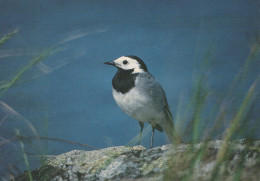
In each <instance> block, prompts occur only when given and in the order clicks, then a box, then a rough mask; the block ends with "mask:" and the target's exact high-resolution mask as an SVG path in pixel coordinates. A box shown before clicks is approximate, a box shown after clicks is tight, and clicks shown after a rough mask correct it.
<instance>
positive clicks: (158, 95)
mask: <svg viewBox="0 0 260 181" xmlns="http://www.w3.org/2000/svg"><path fill="white" fill-rule="evenodd" d="M140 83H141V84H143V85H145V86H143V89H144V91H145V92H146V94H149V95H150V96H151V98H152V101H153V104H154V105H155V106H156V107H157V109H161V110H162V111H164V112H165V113H166V115H167V117H168V118H169V119H170V120H173V118H172V114H171V111H170V109H169V105H168V102H167V99H166V94H165V92H164V90H163V88H162V86H161V85H160V83H159V82H158V81H157V80H156V79H155V78H154V77H153V76H152V75H151V74H149V73H147V74H143V75H141V76H140Z"/></svg>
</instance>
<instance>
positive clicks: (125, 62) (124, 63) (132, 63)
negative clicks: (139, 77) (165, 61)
mask: <svg viewBox="0 0 260 181" xmlns="http://www.w3.org/2000/svg"><path fill="white" fill-rule="evenodd" d="M113 62H114V63H116V66H117V67H119V68H121V69H124V70H131V69H134V71H133V72H132V74H134V73H142V72H145V71H144V70H143V69H141V68H140V67H141V66H140V64H139V63H138V61H137V60H135V59H132V58H130V57H125V56H122V57H119V58H118V59H116V60H114V61H113Z"/></svg>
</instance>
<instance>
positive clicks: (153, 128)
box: [150, 126, 155, 148]
mask: <svg viewBox="0 0 260 181" xmlns="http://www.w3.org/2000/svg"><path fill="white" fill-rule="evenodd" d="M154 130H155V127H153V126H152V137H151V146H150V148H152V147H153V136H154Z"/></svg>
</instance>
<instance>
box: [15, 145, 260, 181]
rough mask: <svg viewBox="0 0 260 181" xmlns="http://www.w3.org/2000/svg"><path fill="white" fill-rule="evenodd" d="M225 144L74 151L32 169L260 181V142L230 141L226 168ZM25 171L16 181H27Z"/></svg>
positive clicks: (94, 175) (102, 176) (53, 175)
mask: <svg viewBox="0 0 260 181" xmlns="http://www.w3.org/2000/svg"><path fill="white" fill-rule="evenodd" d="M222 143H223V142H222V141H221V140H215V141H209V142H201V143H197V144H180V145H178V146H173V145H163V146H161V147H156V148H152V149H146V148H144V147H143V146H134V147H124V146H118V147H110V148H105V149H101V150H94V151H83V150H73V151H70V152H68V153H64V154H61V155H58V156H56V157H55V158H52V159H48V160H46V161H45V163H44V164H43V165H42V166H41V167H40V168H39V169H37V170H34V171H32V176H33V179H34V180H39V181H41V180H60V181H61V180H90V181H91V180H139V181H141V180H153V181H155V180H158V181H159V180H182V179H185V180H210V179H212V175H213V171H214V170H216V168H218V170H217V171H218V172H217V175H216V178H218V179H222V180H234V178H240V179H242V180H253V181H254V180H257V179H258V178H260V158H259V152H260V140H255V141H251V142H250V141H246V140H239V141H233V142H229V143H228V145H229V147H228V148H229V150H228V152H227V155H226V156H225V158H224V160H223V162H221V164H219V163H218V164H217V163H216V155H217V152H218V150H219V149H220V148H221V146H222ZM27 178H28V173H24V174H23V175H20V176H19V177H17V178H16V180H26V179H27Z"/></svg>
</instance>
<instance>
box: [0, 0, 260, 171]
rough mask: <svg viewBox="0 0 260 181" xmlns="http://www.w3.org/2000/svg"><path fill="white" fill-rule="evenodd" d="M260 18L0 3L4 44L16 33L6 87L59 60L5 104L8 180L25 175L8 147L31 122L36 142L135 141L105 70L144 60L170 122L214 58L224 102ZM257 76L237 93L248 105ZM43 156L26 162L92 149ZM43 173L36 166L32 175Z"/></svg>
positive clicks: (4, 53)
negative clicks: (131, 58) (127, 58)
mask: <svg viewBox="0 0 260 181" xmlns="http://www.w3.org/2000/svg"><path fill="white" fill-rule="evenodd" d="M259 8H260V3H259V1H248V0H231V1H224V0H220V1H206V0H198V1H188V0H175V1H154V0H141V1H140V0H134V1H132V0H131V1H130V0H128V1H126V0H125V1H124V0H120V1H105V0H103V1H101V0H98V1H77V0H74V1H69V0H64V1H54V0H46V1H36V0H27V1H25V0H19V1H10V0H0V27H1V28H0V35H1V37H3V36H4V35H6V34H8V33H10V32H11V31H14V30H18V32H17V34H15V35H14V36H13V37H12V38H11V39H9V40H8V41H7V42H5V43H4V44H3V45H1V46H0V83H1V85H3V84H4V83H6V82H7V81H9V80H11V79H12V78H13V77H14V76H15V75H17V73H18V72H19V70H21V68H23V67H24V66H26V65H28V63H29V62H30V61H32V60H33V59H34V58H35V57H37V56H38V55H39V54H40V53H41V52H42V51H43V50H46V49H49V48H50V49H53V50H55V53H54V54H52V55H49V56H48V57H47V58H45V59H44V60H43V61H41V62H40V63H38V64H36V65H35V66H33V67H32V68H31V69H29V71H27V72H26V73H25V74H24V75H23V76H22V77H21V79H19V81H18V82H16V84H15V86H12V87H11V88H10V89H8V90H7V91H6V92H5V94H4V95H3V96H2V97H1V105H0V120H2V121H1V126H0V137H1V143H3V142H8V141H9V144H4V146H2V147H1V152H2V155H1V156H3V155H8V156H5V159H3V158H2V161H3V160H4V161H5V162H6V163H4V164H2V165H1V169H2V171H3V170H5V169H7V165H16V166H17V167H19V169H21V171H23V169H25V165H24V161H23V158H22V153H21V148H20V146H19V144H16V143H12V141H10V139H11V138H12V137H13V134H14V133H15V129H19V130H20V134H21V135H25V136H30V135H33V133H32V131H31V130H30V129H29V128H28V124H27V123H26V122H29V123H31V124H32V125H33V126H34V127H35V128H36V130H37V133H38V135H40V136H46V137H51V138H59V139H64V140H71V141H75V142H79V143H83V144H88V145H91V146H94V147H98V148H104V147H108V146H114V145H126V144H127V143H128V142H129V141H130V140H131V139H132V138H133V137H134V136H135V135H137V134H138V133H139V129H140V128H139V124H138V122H137V121H135V120H133V119H132V118H130V117H128V116H127V115H126V114H124V113H123V112H122V111H121V110H120V108H119V107H117V105H116V103H115V102H114V100H113V98H112V94H111V89H112V88H111V86H112V85H111V81H112V77H113V76H114V74H115V72H116V69H115V68H113V67H108V66H106V65H104V64H103V62H106V61H112V60H114V59H116V58H118V57H120V56H122V55H137V56H139V57H140V58H142V59H143V60H144V62H145V63H146V65H147V67H148V69H149V71H150V72H151V73H152V74H153V75H154V76H155V77H156V78H157V79H158V80H159V82H160V83H161V85H162V86H163V88H164V90H165V92H166V94H167V98H168V103H169V105H170V108H171V111H172V113H173V115H175V113H176V111H177V105H178V102H179V100H180V97H182V101H183V102H184V104H188V102H189V100H190V96H191V94H192V82H193V81H194V80H193V79H194V74H196V72H200V71H201V70H200V69H199V68H200V65H201V62H202V60H204V59H205V57H206V55H207V54H208V53H209V52H210V58H209V59H211V60H213V61H212V62H213V63H212V65H211V70H210V76H209V82H208V83H209V87H210V89H211V90H213V91H214V93H215V95H221V93H223V90H225V89H227V88H228V87H229V86H230V82H232V80H233V79H234V78H235V75H236V74H237V73H238V72H239V71H240V70H241V67H242V66H243V65H244V63H245V61H246V59H247V58H248V56H249V54H250V51H251V50H252V47H253V45H254V44H255V43H256V42H257V40H258V41H259V39H257V38H259V28H260V21H259V19H260V16H259V12H260V10H259ZM258 43H259V42H258ZM258 57H259V56H258ZM259 68H260V63H259V59H258V60H257V61H255V62H254V65H253V66H252V67H250V71H249V72H248V77H247V78H248V79H247V83H246V84H245V85H243V86H242V85H241V86H242V87H240V88H239V89H235V91H237V92H239V93H240V92H241V95H244V93H245V92H246V90H247V89H248V87H249V85H250V84H252V82H253V80H255V78H256V75H257V74H258V73H259ZM257 105H258V106H257V108H259V103H257ZM255 110H256V109H255ZM255 113H256V114H253V115H254V116H252V119H251V120H248V122H249V123H250V124H248V125H251V126H252V128H254V129H255V132H256V134H254V137H255V138H259V137H260V134H259V131H260V128H259V127H256V126H255V125H256V124H255V123H256V121H259V119H258V117H259V115H258V114H257V111H255ZM255 118H257V119H255ZM183 124H184V123H183ZM205 124H206V123H205ZM258 126H259V124H258ZM248 130H251V128H250V127H248ZM249 132H251V131H249ZM221 134H222V133H221ZM244 136H245V137H246V136H247V134H246V133H245V134H244ZM149 139H150V133H149V134H148V135H147V136H146V137H144V138H143V140H142V145H144V146H146V147H147V146H148V145H149ZM36 142H37V141H36ZM166 143H169V142H168V140H167V139H166V137H165V135H164V134H163V133H159V132H156V135H155V140H154V145H155V146H159V145H163V144H166ZM38 146H39V145H38V144H37V143H36V146H35V147H33V146H32V145H31V142H25V150H26V151H27V152H29V153H39V152H41V153H42V152H44V153H45V154H48V155H54V154H60V153H63V152H66V151H70V150H72V149H86V148H82V147H79V146H77V145H74V144H67V143H60V142H54V141H46V140H41V144H40V146H39V147H38ZM43 149H45V150H43ZM14 150H15V151H14ZM39 150H40V151H39ZM4 153H8V154H4ZM9 153H10V154H9ZM29 157H30V156H29ZM36 160H37V159H36ZM2 163H3V162H2ZM38 163H39V162H36V161H35V159H34V157H32V158H31V157H30V164H31V167H32V168H35V167H37V166H38ZM9 169H10V170H11V169H13V168H9Z"/></svg>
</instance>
